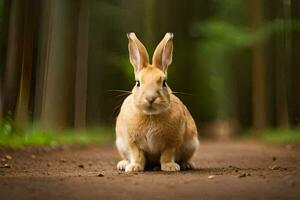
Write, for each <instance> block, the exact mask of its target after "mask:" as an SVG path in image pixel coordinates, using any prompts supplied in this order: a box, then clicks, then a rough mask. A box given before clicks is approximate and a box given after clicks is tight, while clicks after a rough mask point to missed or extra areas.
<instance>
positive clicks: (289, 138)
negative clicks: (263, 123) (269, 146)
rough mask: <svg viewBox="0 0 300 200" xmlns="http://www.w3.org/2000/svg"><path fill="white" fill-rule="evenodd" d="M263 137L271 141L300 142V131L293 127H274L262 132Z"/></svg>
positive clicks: (281, 142) (282, 142) (280, 142)
mask: <svg viewBox="0 0 300 200" xmlns="http://www.w3.org/2000/svg"><path fill="white" fill-rule="evenodd" d="M261 138H262V139H263V140H264V141H266V142H270V143H279V144H291V143H300V131H299V130H293V129H272V130H266V131H263V132H262V136H261Z"/></svg>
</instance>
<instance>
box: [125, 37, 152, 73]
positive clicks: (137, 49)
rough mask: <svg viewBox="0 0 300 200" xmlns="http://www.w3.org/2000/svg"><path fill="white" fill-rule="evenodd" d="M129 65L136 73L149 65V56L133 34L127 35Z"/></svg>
mask: <svg viewBox="0 0 300 200" xmlns="http://www.w3.org/2000/svg"><path fill="white" fill-rule="evenodd" d="M127 37H128V50H129V59H130V63H131V64H132V65H133V67H134V71H135V72H137V71H139V70H141V69H142V68H144V67H147V65H148V64H149V56H148V53H147V50H146V48H145V46H144V45H143V44H142V43H141V42H140V41H139V39H138V38H137V37H136V35H135V33H127Z"/></svg>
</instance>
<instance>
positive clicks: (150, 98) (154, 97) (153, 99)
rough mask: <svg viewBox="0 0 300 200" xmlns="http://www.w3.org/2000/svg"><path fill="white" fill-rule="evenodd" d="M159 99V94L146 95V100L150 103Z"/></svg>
mask: <svg viewBox="0 0 300 200" xmlns="http://www.w3.org/2000/svg"><path fill="white" fill-rule="evenodd" d="M156 99H157V96H147V97H146V101H147V102H148V103H149V104H153V102H154V101H155V100H156Z"/></svg>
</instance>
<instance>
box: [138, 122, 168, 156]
mask: <svg viewBox="0 0 300 200" xmlns="http://www.w3.org/2000/svg"><path fill="white" fill-rule="evenodd" d="M140 131H141V134H140V136H139V139H138V146H139V147H140V148H141V149H142V150H144V151H145V152H147V153H150V154H158V153H160V152H161V150H162V149H163V148H164V146H165V140H164V139H163V135H164V132H163V130H161V129H159V128H153V127H151V126H149V127H144V128H143V130H140Z"/></svg>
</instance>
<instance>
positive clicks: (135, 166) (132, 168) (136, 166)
mask: <svg viewBox="0 0 300 200" xmlns="http://www.w3.org/2000/svg"><path fill="white" fill-rule="evenodd" d="M141 171H144V167H143V166H142V165H141V164H137V163H132V164H129V165H127V166H126V168H125V172H141Z"/></svg>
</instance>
